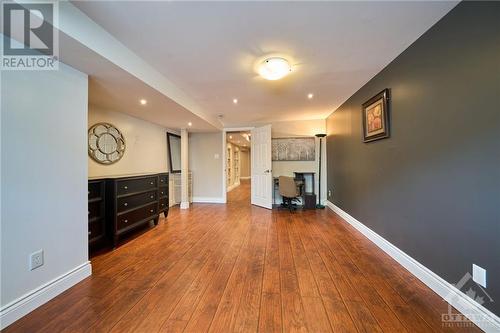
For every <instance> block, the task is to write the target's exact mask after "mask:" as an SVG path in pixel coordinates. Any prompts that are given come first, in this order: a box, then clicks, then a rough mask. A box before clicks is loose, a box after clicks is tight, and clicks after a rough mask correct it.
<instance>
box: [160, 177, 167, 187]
mask: <svg viewBox="0 0 500 333" xmlns="http://www.w3.org/2000/svg"><path fill="white" fill-rule="evenodd" d="M159 179H160V186H164V185H168V174H161V175H160V177H159Z"/></svg>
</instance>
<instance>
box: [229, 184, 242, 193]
mask: <svg viewBox="0 0 500 333" xmlns="http://www.w3.org/2000/svg"><path fill="white" fill-rule="evenodd" d="M238 186H240V183H234V184H233V185H231V186H228V188H227V192H231V191H232V190H234V189H235V188H237V187H238Z"/></svg>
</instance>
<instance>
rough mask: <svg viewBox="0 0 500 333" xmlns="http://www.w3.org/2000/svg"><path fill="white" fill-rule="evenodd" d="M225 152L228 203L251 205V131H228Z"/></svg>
mask: <svg viewBox="0 0 500 333" xmlns="http://www.w3.org/2000/svg"><path fill="white" fill-rule="evenodd" d="M224 151H225V160H224V163H225V168H224V169H225V179H226V180H225V181H226V202H227V203H238V204H248V205H249V204H250V194H251V155H252V154H251V133H250V130H240V131H227V132H226V140H225V145H224Z"/></svg>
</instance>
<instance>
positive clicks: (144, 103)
mask: <svg viewBox="0 0 500 333" xmlns="http://www.w3.org/2000/svg"><path fill="white" fill-rule="evenodd" d="M139 103H141V105H146V104H148V101H146V100H145V99H144V98H143V99H140V100H139Z"/></svg>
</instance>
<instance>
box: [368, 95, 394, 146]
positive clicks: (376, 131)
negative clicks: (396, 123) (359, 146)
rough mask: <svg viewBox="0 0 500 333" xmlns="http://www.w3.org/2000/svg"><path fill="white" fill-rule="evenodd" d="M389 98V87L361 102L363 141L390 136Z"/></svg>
mask: <svg viewBox="0 0 500 333" xmlns="http://www.w3.org/2000/svg"><path fill="white" fill-rule="evenodd" d="M389 100H390V95H389V89H384V90H382V91H381V92H379V93H378V94H377V95H375V96H373V97H372V98H370V99H369V100H368V101H366V102H365V103H363V105H362V118H363V142H371V141H376V140H380V139H385V138H388V137H390V105H389Z"/></svg>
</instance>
